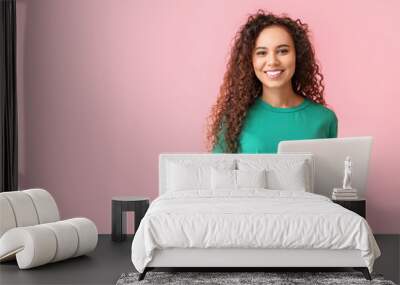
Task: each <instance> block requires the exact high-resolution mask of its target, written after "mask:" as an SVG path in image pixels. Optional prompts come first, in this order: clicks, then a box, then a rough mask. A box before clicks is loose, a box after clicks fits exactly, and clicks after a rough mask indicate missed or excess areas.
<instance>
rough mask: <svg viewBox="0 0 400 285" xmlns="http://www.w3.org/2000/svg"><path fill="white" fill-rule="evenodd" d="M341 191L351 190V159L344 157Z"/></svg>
mask: <svg viewBox="0 0 400 285" xmlns="http://www.w3.org/2000/svg"><path fill="white" fill-rule="evenodd" d="M343 189H352V187H351V158H350V156H347V157H346V160H345V161H344V178H343Z"/></svg>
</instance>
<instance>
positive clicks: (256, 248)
mask: <svg viewBox="0 0 400 285" xmlns="http://www.w3.org/2000/svg"><path fill="white" fill-rule="evenodd" d="M171 161H172V162H177V163H181V164H182V163H183V165H190V164H192V163H193V162H194V163H195V164H196V163H198V162H200V164H203V162H206V164H207V163H209V162H210V161H211V162H212V163H215V162H218V163H220V162H221V161H222V164H225V166H226V165H227V164H229V161H234V167H235V168H238V164H239V165H240V167H239V169H240V168H241V167H244V166H246V167H250V168H251V167H253V166H254V167H257V165H259V164H260V163H261V164H262V165H265V163H267V165H272V166H273V165H278V164H280V165H284V166H285V165H286V161H289V162H290V163H289V164H288V165H289V167H291V166H290V165H294V164H296V163H297V164H298V163H299V162H301V161H303V162H304V163H305V164H304V166H305V167H306V169H307V170H308V171H307V172H306V177H305V180H304V183H305V185H306V188H307V189H305V190H306V191H299V190H298V189H296V190H293V191H292V190H286V189H284V190H282V189H281V190H276V189H279V187H284V186H285V185H286V184H285V183H286V182H288V184H287V185H294V186H290V187H294V188H296V184H291V182H292V181H286V182H285V179H289V180H290V179H293V180H295V179H296V178H295V176H293V175H298V174H296V173H294V172H293V173H292V176H290V175H289V174H288V176H287V177H280V179H281V181H283V184H282V185H278V184H279V183H278V184H277V181H275V182H274V181H273V179H274V178H273V177H269V178H268V179H269V181H270V182H271V183H272V184H274V183H275V184H274V185H273V186H274V187H272V188H273V189H275V190H266V189H261V188H241V189H236V188H235V189H232V188H226V189H224V188H222V189H218V191H217V190H215V189H214V190H210V189H204V188H205V187H203V186H201V185H199V187H198V188H197V189H180V191H172V190H171V189H170V188H171V185H170V182H171V181H169V182H168V179H171V173H168V167H167V165H168V163H170V162H171ZM239 161H240V163H241V164H240V163H239ZM159 162H160V163H159V183H160V184H159V187H160V188H159V191H160V196H159V197H158V198H157V199H156V200H154V201H153V203H152V204H151V206H150V208H149V210H148V212H147V213H146V215H145V217H144V218H143V220H142V222H141V224H140V226H139V228H138V229H137V232H136V234H135V237H134V240H133V243H132V262H133V264H134V266H135V267H136V269H137V270H138V271H139V272H141V273H142V275H141V278H143V277H144V274H145V273H146V271H148V270H149V269H151V268H154V267H239V268H243V267H354V268H360V269H361V270H362V271H363V273H364V275H365V277H366V278H370V275H369V272H372V267H373V262H374V260H375V259H376V258H377V257H378V256H379V255H380V251H379V248H378V246H377V244H376V242H375V239H374V238H373V235H372V232H371V230H370V228H369V226H368V224H367V222H366V221H365V220H364V219H363V218H362V217H360V216H358V215H357V214H355V213H353V212H351V211H349V210H346V209H344V208H342V207H341V206H339V205H337V204H335V203H333V202H332V201H330V200H329V199H328V198H327V197H324V196H321V195H318V194H315V193H313V192H315V191H314V189H313V181H314V177H313V175H314V163H313V159H312V155H311V154H285V155H282V154H279V155H276V154H274V155H271V154H257V155H249V154H162V155H160V161H159ZM185 162H186V164H185ZM249 162H250V163H249ZM253 162H254V163H253ZM282 162H284V163H283V164H282ZM291 162H294V164H293V163H291ZM285 167H286V166H285ZM289 172H290V171H286V172H285V173H289ZM188 175H189V174H188ZM201 175H202V174H201V173H200V175H199V176H201ZM189 176H190V175H189ZM189 178H190V177H189ZM197 178H199V179H201V181H204V180H207V179H209V177H206V176H201V177H195V178H194V179H197ZM289 182H290V183H289ZM284 184H285V185H284ZM182 185H183V184H182ZM182 185H181V186H182ZM285 187H289V186H285Z"/></svg>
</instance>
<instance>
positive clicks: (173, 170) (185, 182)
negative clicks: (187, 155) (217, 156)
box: [166, 159, 235, 191]
mask: <svg viewBox="0 0 400 285" xmlns="http://www.w3.org/2000/svg"><path fill="white" fill-rule="evenodd" d="M166 166H167V169H166V170H167V179H166V180H167V181H166V182H167V185H166V186H167V187H166V188H167V191H184V190H193V189H203V190H210V189H211V168H216V169H234V168H235V161H234V160H228V161H226V160H195V159H194V160H191V159H180V160H171V161H168V162H167V165H166Z"/></svg>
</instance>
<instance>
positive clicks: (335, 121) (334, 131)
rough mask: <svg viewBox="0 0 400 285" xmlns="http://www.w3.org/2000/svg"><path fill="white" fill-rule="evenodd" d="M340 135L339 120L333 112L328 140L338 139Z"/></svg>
mask: <svg viewBox="0 0 400 285" xmlns="http://www.w3.org/2000/svg"><path fill="white" fill-rule="evenodd" d="M337 135H338V119H337V117H336V114H335V113H334V112H332V119H331V123H330V124H329V136H328V138H337Z"/></svg>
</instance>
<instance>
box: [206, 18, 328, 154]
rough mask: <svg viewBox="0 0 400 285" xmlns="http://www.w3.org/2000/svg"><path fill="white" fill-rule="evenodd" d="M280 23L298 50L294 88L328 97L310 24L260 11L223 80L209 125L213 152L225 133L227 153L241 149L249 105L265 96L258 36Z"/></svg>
mask: <svg viewBox="0 0 400 285" xmlns="http://www.w3.org/2000/svg"><path fill="white" fill-rule="evenodd" d="M272 25H279V26H282V27H284V28H286V30H287V31H288V32H289V34H290V35H291V37H292V39H293V42H294V46H295V52H296V68H295V73H294V75H293V77H292V87H293V91H294V92H295V93H297V94H298V95H300V96H302V97H304V98H308V99H310V100H312V101H313V102H316V103H318V104H322V105H326V103H325V100H324V96H323V93H324V84H323V82H322V81H323V76H322V74H321V73H320V68H319V66H318V64H317V62H316V59H315V52H314V49H313V46H312V44H311V42H310V39H309V30H308V25H307V24H305V23H302V22H301V21H300V20H299V19H297V20H293V19H291V18H289V17H288V16H287V15H282V16H277V15H274V14H272V13H266V12H264V11H263V10H258V11H257V13H255V14H253V15H250V16H249V17H248V19H247V22H246V23H245V24H244V25H243V26H241V27H240V29H239V31H238V32H237V33H236V35H235V37H234V39H233V41H234V43H233V46H232V49H231V52H230V58H229V60H228V63H227V67H226V72H225V75H224V79H223V83H222V85H221V87H220V91H219V96H218V99H217V102H216V104H215V105H214V106H213V107H212V109H211V114H210V115H209V117H208V120H207V121H208V125H207V137H206V140H207V150H208V151H211V150H212V149H213V148H214V146H215V145H216V144H217V143H218V139H219V137H220V136H221V135H222V134H223V138H224V140H225V144H226V149H225V150H224V151H225V152H229V153H235V152H237V151H238V137H239V135H240V132H241V130H242V127H243V123H244V120H245V118H246V114H247V111H248V109H249V107H250V106H251V105H252V104H253V103H254V102H255V101H256V99H257V98H258V97H260V96H262V83H261V82H260V80H259V79H258V78H257V77H256V75H255V72H254V69H253V65H252V54H253V50H254V48H255V43H256V40H257V38H258V35H259V34H260V33H261V31H263V30H264V29H265V28H266V27H269V26H272Z"/></svg>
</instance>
